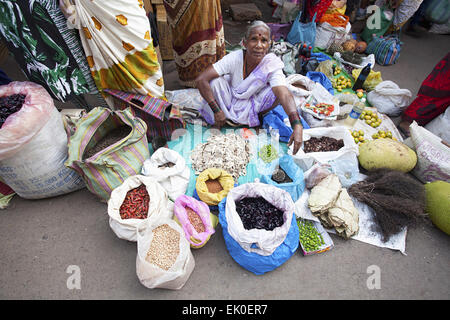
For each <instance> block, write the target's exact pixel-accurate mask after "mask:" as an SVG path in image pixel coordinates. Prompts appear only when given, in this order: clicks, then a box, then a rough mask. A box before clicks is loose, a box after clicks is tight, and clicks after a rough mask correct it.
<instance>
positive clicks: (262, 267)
mask: <svg viewBox="0 0 450 320" xmlns="http://www.w3.org/2000/svg"><path fill="white" fill-rule="evenodd" d="M226 200H227V198H224V199H223V200H222V201H221V202H220V203H219V223H220V225H221V226H222V232H223V238H224V240H225V245H226V247H227V249H228V252H229V253H230V255H231V257H232V258H233V259H234V261H236V262H237V263H238V264H239V265H240V266H242V267H243V268H245V269H247V270H248V271H251V272H253V273H254V274H256V275H262V274H264V273H266V272H269V271H272V270H274V269H276V268H278V267H279V266H281V265H282V264H283V263H285V262H286V261H287V260H289V258H290V257H292V255H293V254H294V253H295V251H296V250H297V248H298V245H299V239H300V234H299V230H298V225H297V223H296V220H295V214H293V215H292V221H291V227H290V229H289V232H288V234H287V235H286V239H285V240H284V242H283V243H282V244H281V245H280V246H278V248H277V249H276V250H275V251H274V252H273V253H272V254H271V255H269V256H262V255H259V254H257V253H254V252H248V251H246V250H244V249H243V248H242V247H241V246H240V245H239V243H238V242H237V241H236V240H234V239H233V237H231V235H230V234H229V233H228V224H227V220H226V216H225V204H226Z"/></svg>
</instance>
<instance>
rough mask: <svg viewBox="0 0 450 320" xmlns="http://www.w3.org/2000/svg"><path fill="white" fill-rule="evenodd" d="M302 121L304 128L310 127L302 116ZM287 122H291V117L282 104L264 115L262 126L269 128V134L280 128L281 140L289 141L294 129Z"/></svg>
mask: <svg viewBox="0 0 450 320" xmlns="http://www.w3.org/2000/svg"><path fill="white" fill-rule="evenodd" d="M300 121H301V122H302V126H303V129H309V125H308V123H306V121H305V120H303V118H302V117H301V116H300ZM286 122H289V117H288V115H287V114H286V112H285V111H284V109H283V106H282V105H281V104H280V105H278V106H276V107H275V108H273V109H272V110H270V111H269V112H268V113H267V114H266V115H265V116H264V118H263V123H262V127H263V128H264V129H266V130H267V133H268V134H270V132H271V131H272V130H278V134H279V135H280V137H279V140H280V141H281V142H289V138H290V137H291V135H292V132H293V130H292V128H291V127H289V126H287V125H286Z"/></svg>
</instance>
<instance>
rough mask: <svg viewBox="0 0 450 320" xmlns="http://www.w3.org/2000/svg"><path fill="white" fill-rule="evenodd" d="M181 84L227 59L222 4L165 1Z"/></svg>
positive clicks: (199, 0) (191, 82) (217, 1)
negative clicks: (222, 59) (223, 58)
mask: <svg viewBox="0 0 450 320" xmlns="http://www.w3.org/2000/svg"><path fill="white" fill-rule="evenodd" d="M164 6H165V8H166V11H167V18H168V22H169V25H170V27H171V31H172V41H173V50H174V56H175V63H176V66H177V70H178V75H179V78H180V81H181V83H182V84H183V85H185V86H188V87H193V86H194V80H195V78H196V77H197V76H198V75H199V74H200V73H201V72H202V71H204V70H205V69H206V68H207V67H208V66H209V65H210V64H213V63H215V62H216V61H218V60H220V59H221V58H222V57H223V56H224V55H225V37H224V31H223V23H222V11H221V7H220V0H164Z"/></svg>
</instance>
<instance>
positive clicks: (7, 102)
mask: <svg viewBox="0 0 450 320" xmlns="http://www.w3.org/2000/svg"><path fill="white" fill-rule="evenodd" d="M25 98H26V96H25V95H24V94H20V93H19V94H13V95H10V96H4V97H1V98H0V128H1V127H2V126H3V124H4V123H5V121H6V118H8V117H9V116H10V115H12V114H13V113H15V112H17V111H19V110H20V108H22V105H23V103H24V102H25Z"/></svg>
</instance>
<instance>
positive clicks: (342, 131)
mask: <svg viewBox="0 0 450 320" xmlns="http://www.w3.org/2000/svg"><path fill="white" fill-rule="evenodd" d="M323 136H326V137H330V138H334V139H337V140H339V139H342V140H343V141H344V146H343V147H342V148H341V149H339V150H338V151H329V152H309V153H305V152H304V151H303V146H302V148H300V150H298V152H297V153H296V154H295V155H292V151H293V145H291V146H290V147H289V151H288V154H290V155H292V157H293V159H294V161H295V163H296V164H297V165H298V166H299V167H300V168H302V170H303V171H307V170H308V169H309V168H311V167H312V166H313V165H314V164H315V163H316V162H319V163H328V162H329V161H331V160H335V159H338V158H340V157H341V156H343V155H346V154H350V155H349V158H354V159H356V160H354V161H358V160H357V158H356V157H357V156H358V155H359V148H358V145H357V144H356V143H355V140H354V138H353V137H352V135H351V134H350V132H349V130H348V128H346V127H344V126H336V127H326V128H325V127H318V128H311V129H304V130H303V142H305V141H307V140H309V139H311V138H312V137H316V138H320V137H323ZM350 156H354V157H350Z"/></svg>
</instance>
